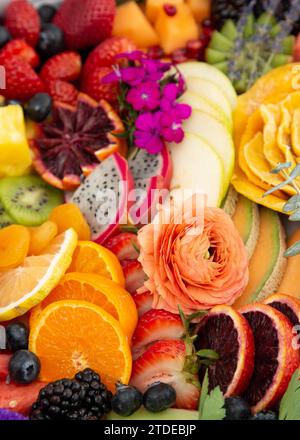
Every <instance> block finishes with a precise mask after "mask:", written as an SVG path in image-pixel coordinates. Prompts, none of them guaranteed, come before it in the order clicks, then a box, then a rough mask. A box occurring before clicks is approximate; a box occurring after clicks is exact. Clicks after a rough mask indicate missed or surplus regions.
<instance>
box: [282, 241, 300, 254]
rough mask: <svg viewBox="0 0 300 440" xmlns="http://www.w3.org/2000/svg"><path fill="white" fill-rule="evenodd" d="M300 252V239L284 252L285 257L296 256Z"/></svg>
mask: <svg viewBox="0 0 300 440" xmlns="http://www.w3.org/2000/svg"><path fill="white" fill-rule="evenodd" d="M299 254H300V241H297V243H295V244H293V246H291V247H290V248H288V250H287V251H285V253H284V254H283V255H284V256H285V257H287V258H288V257H295V256H296V255H299Z"/></svg>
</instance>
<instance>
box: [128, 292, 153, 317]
mask: <svg viewBox="0 0 300 440" xmlns="http://www.w3.org/2000/svg"><path fill="white" fill-rule="evenodd" d="M141 290H143V291H142V292H141ZM132 298H133V300H134V302H135V305H136V308H137V311H138V315H139V317H141V316H143V315H144V313H146V312H148V311H149V310H151V309H152V303H153V295H152V294H151V292H149V290H147V289H144V288H142V289H139V290H138V291H137V292H135V293H134V294H133V295H132Z"/></svg>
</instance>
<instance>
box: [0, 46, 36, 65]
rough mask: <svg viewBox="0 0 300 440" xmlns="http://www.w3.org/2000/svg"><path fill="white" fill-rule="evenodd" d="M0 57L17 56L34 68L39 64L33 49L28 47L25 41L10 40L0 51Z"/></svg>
mask: <svg viewBox="0 0 300 440" xmlns="http://www.w3.org/2000/svg"><path fill="white" fill-rule="evenodd" d="M0 56H2V57H5V58H7V57H11V56H17V57H20V58H22V59H23V60H24V61H26V62H27V63H28V64H30V65H31V67H33V68H35V67H37V66H38V65H39V64H40V57H39V56H38V54H37V53H36V51H35V50H34V49H33V47H31V46H29V44H28V43H26V41H25V40H11V41H9V42H8V43H7V44H6V45H5V46H4V47H3V48H2V49H1V51H0Z"/></svg>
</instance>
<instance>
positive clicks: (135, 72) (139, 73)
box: [121, 67, 146, 87]
mask: <svg viewBox="0 0 300 440" xmlns="http://www.w3.org/2000/svg"><path fill="white" fill-rule="evenodd" d="M145 75H146V71H145V69H143V68H142V67H125V68H124V69H121V77H122V81H124V82H125V83H126V84H128V85H130V86H132V87H134V86H137V85H139V84H140V83H141V82H143V81H144V78H145Z"/></svg>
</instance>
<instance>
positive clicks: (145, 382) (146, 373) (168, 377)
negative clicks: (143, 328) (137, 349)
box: [130, 339, 200, 410]
mask: <svg viewBox="0 0 300 440" xmlns="http://www.w3.org/2000/svg"><path fill="white" fill-rule="evenodd" d="M186 356H187V350H186V345H185V343H184V341H182V340H180V339H175V340H162V341H159V342H155V343H154V344H153V345H151V346H150V347H149V348H148V349H147V350H146V351H145V352H144V353H143V354H142V355H141V356H140V357H139V358H138V359H136V360H135V361H134V362H133V366H132V375H131V381H130V383H131V385H133V386H135V387H137V388H138V389H139V390H140V391H141V392H142V393H144V392H145V391H146V389H147V388H148V387H149V386H150V385H152V384H153V383H154V382H164V383H168V384H170V385H172V386H173V387H174V389H175V391H176V396H177V398H176V403H175V407H176V408H181V409H191V410H193V409H197V407H198V401H199V394H200V393H199V389H200V384H199V382H198V378H197V374H195V373H191V372H189V371H187V370H186V359H187V358H186Z"/></svg>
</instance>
